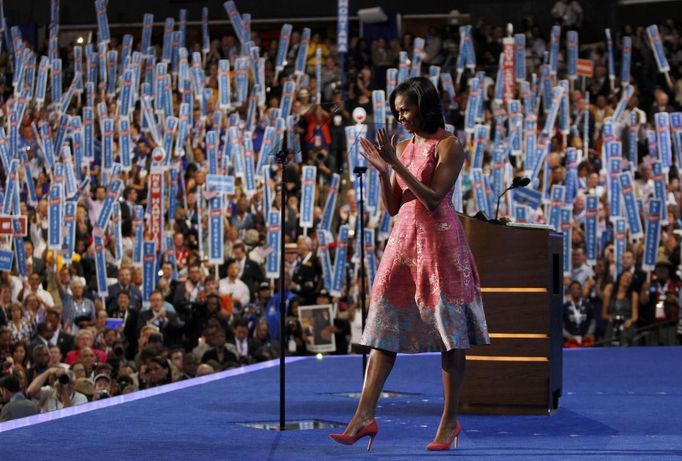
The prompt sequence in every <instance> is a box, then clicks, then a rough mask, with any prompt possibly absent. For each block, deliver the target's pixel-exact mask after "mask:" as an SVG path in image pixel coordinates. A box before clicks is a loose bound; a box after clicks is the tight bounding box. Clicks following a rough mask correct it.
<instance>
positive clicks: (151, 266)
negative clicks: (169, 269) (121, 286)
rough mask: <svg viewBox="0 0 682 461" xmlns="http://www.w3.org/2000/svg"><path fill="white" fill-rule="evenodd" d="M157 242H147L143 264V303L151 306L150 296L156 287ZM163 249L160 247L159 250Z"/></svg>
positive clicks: (145, 243) (144, 248) (145, 242)
mask: <svg viewBox="0 0 682 461" xmlns="http://www.w3.org/2000/svg"><path fill="white" fill-rule="evenodd" d="M156 246H157V244H156V242H155V241H154V240H145V241H144V246H143V255H144V256H143V264H142V301H143V302H144V303H145V304H147V305H148V304H149V295H150V294H151V292H152V291H154V288H155V287H156V251H157V250H156ZM160 248H161V247H160V246H159V249H160Z"/></svg>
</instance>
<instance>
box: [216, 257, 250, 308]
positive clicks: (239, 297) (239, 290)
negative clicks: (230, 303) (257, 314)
mask: <svg viewBox="0 0 682 461" xmlns="http://www.w3.org/2000/svg"><path fill="white" fill-rule="evenodd" d="M239 270H240V267H239V263H238V262H237V261H235V260H232V261H231V262H230V264H229V266H228V267H227V277H226V278H224V279H220V283H219V284H218V294H220V296H228V295H231V296H232V299H233V300H235V301H239V304H241V307H244V306H246V305H247V304H249V301H250V300H251V294H250V293H249V287H248V286H247V285H246V283H244V282H242V281H241V280H239Z"/></svg>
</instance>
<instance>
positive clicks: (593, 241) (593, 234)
mask: <svg viewBox="0 0 682 461" xmlns="http://www.w3.org/2000/svg"><path fill="white" fill-rule="evenodd" d="M585 199H586V200H585V201H586V207H585V256H586V259H587V263H588V264H590V265H595V264H596V263H597V257H598V254H597V253H598V251H597V248H598V247H597V243H598V241H597V221H598V219H599V217H598V216H599V208H598V207H599V197H597V196H596V195H588V196H587V197H585Z"/></svg>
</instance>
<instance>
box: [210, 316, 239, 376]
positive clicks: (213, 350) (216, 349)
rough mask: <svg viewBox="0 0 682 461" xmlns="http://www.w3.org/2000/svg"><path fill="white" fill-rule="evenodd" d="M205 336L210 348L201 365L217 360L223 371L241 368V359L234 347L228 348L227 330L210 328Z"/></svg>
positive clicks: (215, 327)
mask: <svg viewBox="0 0 682 461" xmlns="http://www.w3.org/2000/svg"><path fill="white" fill-rule="evenodd" d="M205 336H206V342H207V344H208V345H209V346H210V348H209V349H208V350H207V351H206V352H204V354H203V355H202V356H201V363H206V362H208V361H209V360H215V361H216V362H218V363H219V364H220V366H221V368H222V369H228V368H234V367H238V366H239V358H238V357H237V354H235V353H234V351H233V348H234V346H233V347H232V348H228V345H227V334H226V333H225V330H223V329H222V328H220V327H217V326H214V327H208V328H207V331H206V333H205Z"/></svg>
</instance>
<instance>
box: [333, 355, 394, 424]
mask: <svg viewBox="0 0 682 461" xmlns="http://www.w3.org/2000/svg"><path fill="white" fill-rule="evenodd" d="M395 357H396V353H395V352H389V351H384V350H380V349H372V351H371V352H370V354H369V361H368V362H367V370H366V371H365V382H364V383H363V385H362V393H361V394H360V402H359V403H358V408H357V409H356V410H355V415H353V419H351V420H350V422H349V423H348V426H346V430H345V432H344V434H346V435H355V433H356V432H358V431H359V430H360V429H361V428H362V427H363V426H365V425H367V424H369V423H370V422H372V420H373V419H374V411H375V410H376V407H377V401H378V400H379V394H381V390H382V389H383V388H384V383H385V382H386V378H388V375H389V374H390V373H391V370H392V369H393V364H394V363H395Z"/></svg>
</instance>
